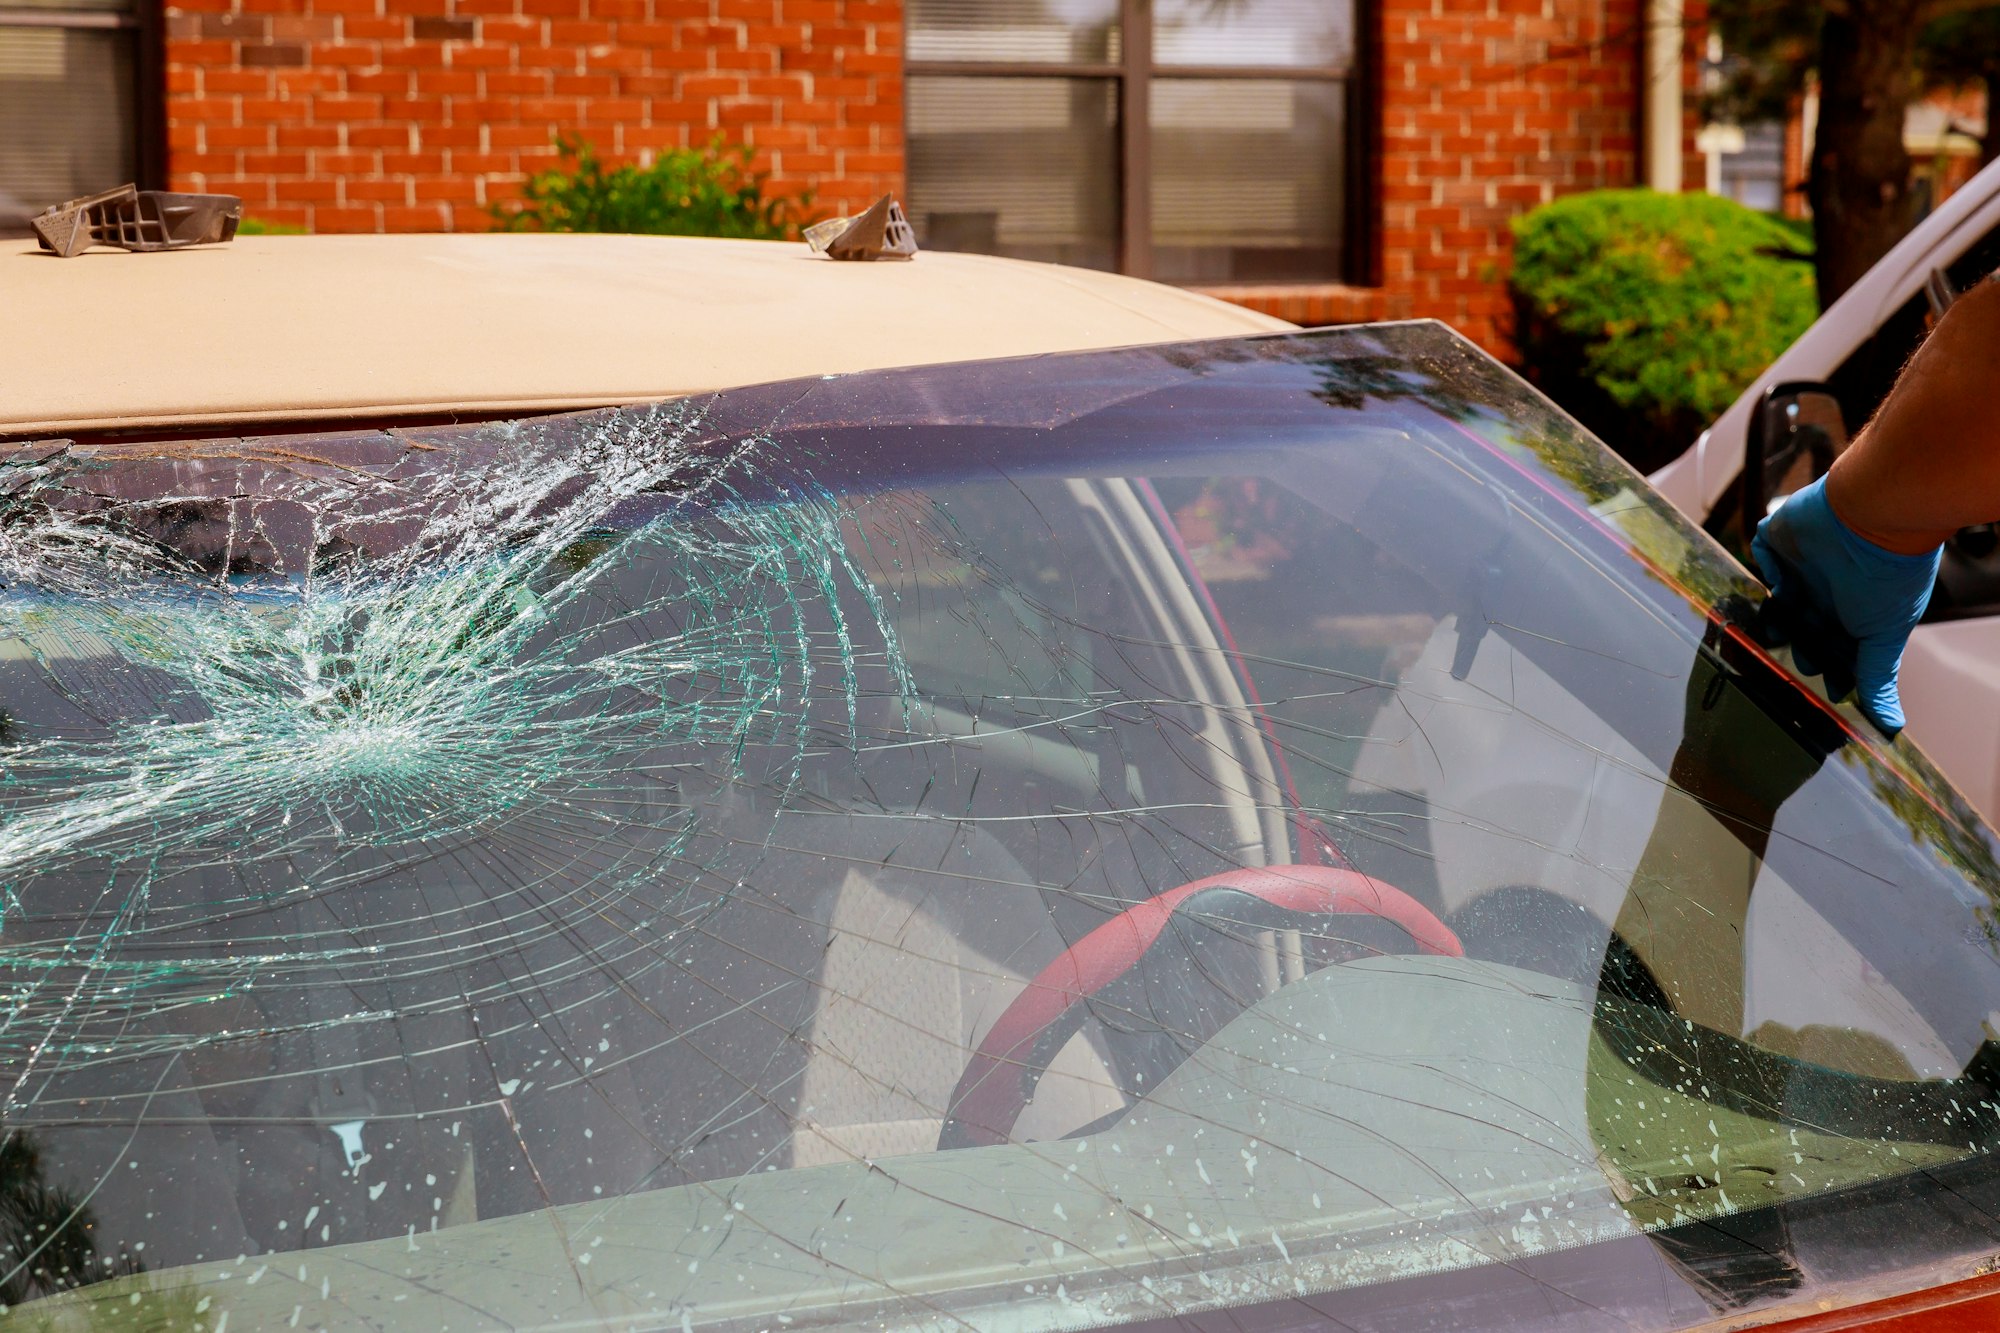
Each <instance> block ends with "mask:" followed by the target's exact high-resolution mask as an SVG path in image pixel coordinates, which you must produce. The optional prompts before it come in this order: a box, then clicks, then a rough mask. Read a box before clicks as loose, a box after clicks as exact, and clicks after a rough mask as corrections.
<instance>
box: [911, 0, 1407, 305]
mask: <svg viewBox="0 0 2000 1333" xmlns="http://www.w3.org/2000/svg"><path fill="white" fill-rule="evenodd" d="M1351 3H1352V4H1353V5H1354V54H1353V58H1352V60H1351V62H1350V63H1349V64H1347V65H1179V64H1175V65H1161V64H1159V63H1158V62H1156V61H1155V60H1154V59H1153V0H1118V25H1119V31H1120V33H1121V34H1122V35H1121V37H1120V40H1119V58H1118V59H1117V60H1113V61H1088V62H1065V61H1051V60H912V59H910V58H909V29H910V25H909V23H908V21H907V16H906V19H905V22H904V24H903V31H904V37H903V41H904V59H903V78H904V80H905V83H906V85H907V82H908V80H910V79H913V78H924V77H931V76H953V77H959V78H1037V79H1048V78H1063V79H1102V80H1108V81H1109V82H1110V83H1111V84H1112V86H1113V87H1114V89H1115V92H1114V97H1115V98H1116V106H1117V112H1118V136H1117V140H1118V144H1117V147H1118V167H1117V171H1118V179H1117V181H1116V184H1115V190H1114V193H1115V196H1116V199H1117V206H1118V219H1119V220H1118V268H1117V271H1118V272H1120V273H1122V274H1125V275H1126V276H1127V277H1133V278H1149V279H1150V278H1151V277H1152V276H1153V272H1154V265H1153V200H1152V180H1153V170H1152V160H1153V143H1152V141H1153V124H1152V88H1153V84H1154V83H1155V82H1159V81H1173V80H1183V79H1184V80H1244V81H1260V82H1269V81H1272V80H1282V81H1284V82H1287V83H1337V84H1339V85H1341V91H1342V95H1343V96H1342V101H1343V103H1344V107H1343V111H1344V117H1345V122H1346V123H1345V125H1344V126H1343V134H1344V136H1345V143H1344V144H1343V156H1344V162H1343V164H1342V174H1343V176H1344V181H1343V186H1344V188H1343V189H1342V192H1341V199H1342V205H1343V212H1344V214H1345V216H1344V217H1343V219H1342V224H1343V225H1342V232H1341V247H1340V249H1341V255H1340V271H1339V272H1337V273H1326V274H1322V275H1320V276H1317V277H1299V278H1286V279H1278V280H1274V281H1270V282H1257V283H1255V284H1253V285H1256V286H1327V285H1336V286H1372V285H1374V284H1375V282H1376V281H1377V275H1376V266H1375V198H1376V194H1377V184H1378V182H1377V179H1376V170H1375V151H1374V150H1375V139H1376V128H1375V96H1374V93H1375V85H1376V78H1375V66H1376V59H1375V24H1374V18H1375V4H1374V0H1351ZM909 101H910V99H909V98H908V96H907V95H906V96H905V97H904V99H903V105H904V112H903V143H904V145H905V152H906V153H907V151H908V148H907V145H908V144H909V142H910V126H909V110H908V108H909ZM907 175H908V172H907V167H906V168H905V180H906V183H907ZM1192 285H1196V286H1200V285H1207V284H1192ZM1221 285H1236V284H1233V283H1230V284H1221Z"/></svg>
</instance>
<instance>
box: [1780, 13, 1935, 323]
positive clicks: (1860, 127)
mask: <svg viewBox="0 0 2000 1333" xmlns="http://www.w3.org/2000/svg"><path fill="white" fill-rule="evenodd" d="M1917 8H1918V6H1917V4H1916V3H1914V0H1848V3H1847V4H1846V5H1844V6H1841V7H1840V8H1839V9H1838V10H1836V9H1833V8H1829V9H1828V11H1827V14H1826V17H1825V19H1824V21H1823V23H1822V26H1821V28H1820V42H1819V124H1818V127H1817V129H1816V130H1815V131H1814V134H1813V160H1812V169H1811V174H1810V177H1809V180H1808V183H1807V189H1808V192H1809V197H1810V198H1811V200H1812V209H1813V234H1814V239H1815V249H1816V251H1817V258H1816V259H1815V261H1814V270H1815V276H1816V277H1817V279H1818V282H1819V302H1820V308H1821V309H1825V308H1826V307H1828V306H1830V305H1832V304H1833V302H1834V300H1835V298H1837V297H1838V296H1839V295H1840V294H1841V293H1842V292H1844V291H1846V290H1847V289H1848V288H1849V287H1852V286H1853V285H1854V284H1855V283H1856V282H1857V281H1859V280H1860V278H1861V275H1862V274H1864V273H1866V272H1867V271H1868V269H1869V266H1870V265H1872V264H1874V262H1875V261H1876V260H1878V259H1880V258H1881V257H1882V256H1883V255H1885V254H1887V253H1888V252H1889V249H1890V247H1892V246H1894V245H1895V244H1896V242H1897V241H1899V240H1901V239H1902V238H1903V234H1904V233H1905V232H1907V231H1908V230H1909V228H1910V222H1911V218H1912V210H1913V203H1914V201H1913V199H1912V195H1911V190H1910V155H1909V154H1908V153H1907V152H1905V151H1904V149H1903V115H1904V112H1905V111H1907V110H1908V109H1909V105H1910V99H1911V97H1912V95H1913V94H1914V92H1915V81H1914V79H1913V76H1912V74H1911V70H1912V69H1913V68H1914V66H1915V60H1916V46H1917V36H1918V32H1919V27H1920V25H1919V22H1918V13H1917Z"/></svg>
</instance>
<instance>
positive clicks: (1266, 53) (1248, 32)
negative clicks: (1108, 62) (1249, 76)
mask: <svg viewBox="0 0 2000 1333" xmlns="http://www.w3.org/2000/svg"><path fill="white" fill-rule="evenodd" d="M1153 59H1154V60H1155V61H1157V62H1159V63H1160V64H1162V65H1288V66H1294V67H1297V68H1301V69H1305V68H1321V69H1324V68H1327V67H1329V66H1332V67H1335V68H1345V67H1347V66H1348V65H1350V64H1351V63H1353V60H1354V6H1353V4H1352V3H1337V2H1331V0H1155V3H1154V5H1153Z"/></svg>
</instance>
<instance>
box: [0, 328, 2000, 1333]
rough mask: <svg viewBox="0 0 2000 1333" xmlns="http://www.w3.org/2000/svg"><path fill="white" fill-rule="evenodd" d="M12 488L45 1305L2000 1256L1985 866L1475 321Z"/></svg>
mask: <svg viewBox="0 0 2000 1333" xmlns="http://www.w3.org/2000/svg"><path fill="white" fill-rule="evenodd" d="M1022 420H1029V421H1032V422H1034V423H1036V424H1034V425H1031V426H1021V427H1012V428H1010V427H1006V426H1004V424H1003V423H1004V422H1007V421H1022ZM9 480H10V482H11V483H12V484H10V485H9V486H8V487H5V488H0V572H4V574H5V579H4V585H5V586H4V591H0V644H4V646H5V652H4V653H0V711H3V712H4V719H5V725H4V726H0V747H4V754H5V758H6V760H7V767H6V772H7V778H8V781H7V783H6V784H4V785H0V886H4V891H5V896H4V897H0V910H4V913H5V915H4V918H3V919H4V929H5V933H4V935H0V988H4V989H0V994H5V995H6V997H7V1000H8V1003H7V1005H6V1007H4V1008H0V1070H4V1071H5V1072H4V1080H5V1081H4V1082H0V1097H4V1099H5V1100H4V1110H5V1116H4V1125H5V1129H4V1131H0V1284H4V1285H0V1299H4V1300H5V1301H6V1302H7V1304H8V1305H9V1306H10V1307H12V1306H14V1305H20V1304H25V1305H26V1306H27V1309H26V1310H25V1311H23V1312H21V1313H22V1314H23V1315H24V1316H25V1317H28V1318H30V1319H33V1320H35V1321H37V1322H36V1323H34V1324H30V1325H29V1326H31V1327H32V1326H39V1323H40V1322H41V1321H47V1322H49V1323H50V1324H51V1326H53V1327H57V1328H62V1327H71V1326H75V1327H86V1326H93V1324H94V1325H95V1326H118V1325H116V1324H114V1323H113V1320H114V1319H117V1320H126V1321H132V1320H137V1319H141V1318H143V1319H144V1320H146V1321H149V1322H151V1323H152V1324H155V1325H157V1324H165V1323H168V1322H171V1321H178V1322H180V1323H182V1324H187V1323H191V1322H193V1321H196V1320H198V1319H200V1320H207V1321H210V1322H219V1321H220V1318H221V1316H222V1315H223V1314H225V1313H226V1314H227V1315H228V1317H229V1327H231V1328H264V1327H274V1326H284V1325H289V1324H290V1323H291V1321H292V1320H293V1319H294V1318H295V1317H296V1318H297V1320H298V1321H299V1324H300V1326H302V1327H303V1326H312V1327H326V1328H381V1327H404V1328H412V1329H430V1328H436V1327H440V1326H442V1325H445V1324H451V1325H453V1326H455V1327H456V1326H461V1325H464V1324H466V1323H474V1324H477V1325H480V1326H489V1325H490V1326H506V1327H520V1326H550V1325H562V1324H572V1325H574V1324H587V1323H592V1322H602V1321H603V1320H605V1319H607V1318H611V1317H613V1316H614V1315H615V1317H617V1318H619V1319H624V1320H627V1321H628V1322H630V1323H631V1324H633V1325H635V1326H639V1327H648V1326H651V1327H659V1326H665V1327H669V1328H671V1327H683V1328H689V1329H693V1328H718V1329H720V1328H730V1329H735V1328H744V1327H753V1328H754V1327H786V1328H793V1329H803V1328H815V1327H852V1326H855V1325H860V1324H879V1325H884V1326H899V1327H910V1326H918V1325H923V1326H929V1325H931V1324H933V1323H936V1322H938V1321H945V1322H950V1323H953V1324H954V1325H956V1326H969V1327H974V1328H985V1327H999V1326H1003V1325H1004V1326H1005V1327H1008V1328H1013V1329H1022V1330H1049V1331H1051V1333H1053V1330H1057V1329H1070V1328H1076V1327H1111V1326H1118V1325H1124V1324H1134V1323H1142V1322H1145V1323H1151V1322H1156V1321H1159V1320H1161V1319H1165V1318H1171V1317H1180V1316H1187V1315H1195V1314H1201V1313H1203V1312H1208V1311H1215V1310H1226V1311H1227V1312H1228V1314H1227V1317H1228V1318H1229V1319H1230V1320H1231V1321H1232V1322H1234V1323H1235V1324H1237V1325H1239V1326H1242V1327H1247V1328H1259V1327H1270V1326H1277V1327H1298V1326H1303V1325H1330V1326H1335V1327H1338V1326H1341V1325H1343V1324H1344V1325H1346V1326H1349V1327H1356V1326H1374V1327H1378V1328H1380V1327H1387V1328H1410V1327H1426V1326H1428V1327H1436V1326H1437V1320H1438V1316H1439V1311H1440V1310H1446V1311H1450V1312H1452V1316H1453V1319H1452V1322H1453V1326H1454V1327H1482V1326H1490V1325H1491V1324H1493V1323H1494V1322H1496V1321H1502V1322H1506V1323H1508V1324H1510V1325H1511V1326H1515V1327H1520V1326H1527V1327H1536V1326H1545V1327H1552V1328H1563V1327H1576V1326H1579V1324H1580V1325H1581V1326H1585V1327H1600V1326H1605V1325H1606V1323H1607V1322H1608V1323H1610V1324H1611V1325H1613V1326H1625V1327H1640V1328H1656V1327H1678V1326H1683V1325H1691V1324H1698V1323H1704V1322H1713V1321H1714V1320H1716V1319H1717V1318H1718V1317H1720V1316H1722V1315H1725V1314H1727V1315H1730V1316H1732V1317H1733V1316H1734V1315H1736V1314H1740V1313H1742V1312H1744V1311H1746V1310H1748V1311H1756V1310H1759V1309H1762V1308H1764V1307H1768V1306H1770V1305H1772V1304H1773V1303H1774V1302H1777V1301H1780V1300H1788V1299H1798V1300H1808V1301H1819V1300H1825V1301H1826V1302H1828V1303H1829V1304H1838V1303H1840V1302H1842V1301H1845V1300H1847V1299H1850V1297H1851V1294H1852V1291H1853V1290H1854V1289H1855V1288H1854V1284H1857V1283H1861V1282H1864V1281H1865V1282H1866V1283H1867V1284H1869V1285H1868V1289H1869V1290H1870V1291H1880V1290H1882V1289H1883V1284H1884V1283H1888V1282H1892V1281H1894V1280H1902V1279H1903V1278H1904V1277H1905V1276H1906V1270H1907V1272H1908V1273H1922V1274H1931V1273H1934V1272H1938V1271H1947V1270H1950V1269H1951V1266H1952V1265H1960V1266H1964V1267H1969V1266H1970V1265H1971V1264H1973V1263H1975V1262H1978V1261H1979V1260H1980V1259H1982V1258H1983V1257H1984V1256H1985V1255H1987V1254H1989V1253H1990V1252H1991V1235H1990V1230H1989V1228H1990V1223H1989V1222H1987V1221H1985V1219H1987V1218H1990V1217H1991V1216H1993V1215H1994V1214H1995V1212H1996V1210H2000V1172H1995V1171H1994V1170H1993V1169H1992V1153H1993V1150H1994V1148H1995V1146H1996V1144H2000V1058H1996V1055H1995V1051H1996V1044H1995V1040H1994V1038H1995V1034H1994V1033H1993V1031H1992V1029H1991V1028H1990V1027H1989V1023H1990V1022H1991V1019H1990V1017H1989V1016H1990V1015H1991V1014H1993V1013H1994V1012H1995V1011H1996V1010H2000V965H1996V957H1995V948H1994V943H1993V933H1992V931H1991V929H1990V926H1991V922H1992V910H1993V901H1994V893H1995V889H1996V883H1995V881H1996V878H2000V876H1996V874H1995V866H1994V860H1993V851H1994V842H1993V838H1992V835H1991V833H1990V832H1989V831H1988V830H1987V829H1986V828H1984V826H1982V825H1980V824H1979V823H1978V822H1977V821H1976V820H1974V819H1972V818H1971V817H1970V816H1968V815H1966V814H1965V813H1964V812H1963V810H1962V807H1961V805H1960V803H1958V802H1957V800H1956V798H1955V797H1954V796H1953V795H1952V793H1950V791H1949V790H1948V789H1945V788H1943V787H1942V786H1941V785H1940V784H1938V783H1936V782H1935V781H1934V780H1933V779H1932V778H1930V777H1929V776H1927V775H1926V774H1925V772H1924V768H1923V765H1922V763H1921V760H1920V759H1918V758H1916V757H1915V755H1914V752H1913V751H1911V750H1910V749H1909V748H1908V746H1907V745H1906V744H1902V743H1899V744H1898V745H1897V746H1895V747H1886V746H1883V745H1881V744H1880V743H1879V742H1878V741H1876V740H1874V739H1873V738H1871V737H1869V736H1865V735H1859V734H1856V733H1853V732H1851V731H1850V730H1849V729H1848V725H1847V724H1848V723H1850V722H1852V721H1853V720H1854V718H1853V715H1852V714H1851V713H1849V714H1841V713H1835V712H1833V711H1831V710H1829V709H1827V708H1826V707H1825V706H1823V705H1822V704H1821V703H1820V702H1818V701H1817V700H1815V699H1814V698H1813V697H1812V696H1810V695H1809V694H1808V693H1806V692H1805V691H1803V690H1802V689H1801V688H1799V685H1798V682H1797V681H1796V680H1795V679H1793V678H1792V677H1790V676H1788V675H1787V674H1785V673H1784V672H1782V671H1781V670H1780V669H1778V668H1777V667H1776V666H1775V665H1773V664H1772V663H1771V662H1770V661H1769V660H1768V659H1767V658H1766V657H1764V656H1763V655H1762V654H1761V652H1760V651H1759V650H1757V649H1756V648H1754V646H1752V645H1750V644H1749V643H1748V642H1747V641H1745V640H1742V639H1741V638H1739V637H1736V636H1733V635H1732V634H1731V633H1730V631H1729V630H1728V629H1727V628H1726V627H1725V626H1724V625H1723V624H1722V623H1720V622H1719V621H1718V620H1717V619H1716V618H1714V617H1713V616H1711V614H1710V610H1711V605H1710V603H1711V600H1712V597H1715V596H1723V595H1731V594H1733V595H1739V596H1740V595H1743V594H1745V593H1746V592H1748V591H1749V590H1750V587H1751V585H1750V583H1749V581H1748V580H1747V578H1746V577H1745V576H1744V575H1743V574H1742V572H1741V571H1740V570H1739V569H1737V568H1735V567H1734V566H1732V565H1730V564H1729V563H1728V562H1727V561H1726V560H1725V559H1724V558H1723V557H1722V556H1721V554H1720V553H1719V551H1718V550H1717V549H1716V548H1715V547H1714V546H1713V545H1712V544H1710V543H1708V542H1707V540H1706V539H1705V538H1704V537H1702V536H1701V535H1700V534H1699V533H1698V532H1695V531H1694V530H1692V529H1691V528H1690V527H1689V526H1688V525H1687V524H1686V522H1685V521H1684V520H1682V519H1681V518H1679V517H1678V516H1677V515H1675V514H1674V512H1673V511H1672V510H1671V509H1669V508H1667V507H1666V506H1665V505H1664V504H1663V503H1661V502H1659V501H1658V500H1657V498H1656V497H1652V496H1651V495H1650V494H1648V493H1645V492H1641V491H1635V490H1633V489H1631V486H1632V480H1633V479H1632V478H1631V476H1630V474H1629V473H1628V472H1626V471H1625V470H1624V469H1623V468H1622V466H1621V465H1619V464H1618V463H1616V461H1615V460H1613V459H1611V458H1610V456H1609V455H1608V454H1607V453H1605V452H1604V451H1603V450H1601V449H1600V448H1599V446H1597V445H1596V444H1595V443H1594V442H1592V441H1590V440H1588V439H1587V438H1584V437H1582V436H1581V435H1579V434H1578V433H1577V431H1576V430H1575V428H1574V427H1573V426H1571V425H1570V424H1569V423H1568V422H1567V421H1566V420H1565V419H1564V418H1562V417H1560V416H1559V415H1558V414H1556V413H1555V412H1553V411H1552V410H1551V409H1550V408H1549V407H1548V406H1547V405H1546V404H1545V403H1543V402H1542V401H1541V400H1539V399H1538V398H1536V397H1535V396H1534V395H1533V394H1532V392H1531V391H1530V390H1528V389H1526V388H1525V387H1524V386H1523V385H1521V384H1520V383H1519V381H1516V380H1514V379H1512V378H1511V377H1509V376H1507V375H1506V374H1505V372H1504V371H1502V370H1500V369H1499V367H1497V365H1495V364H1494V363H1493V362H1491V361H1489V360H1487V359H1485V358H1484V357H1482V356H1480V355H1479V354H1477V353H1476V352H1474V351H1473V350H1472V349H1470V348H1469V347H1468V346H1466V345H1465V344H1463V343H1460V342H1458V341H1456V340H1455V339H1454V338H1453V337H1452V336H1451V335H1449V334H1447V333H1445V332H1443V331H1442V330H1440V329H1438V328H1436V327H1434V326H1430V327H1422V326H1406V327H1390V328H1383V329H1375V330H1358V331H1341V332H1330V333H1326V334H1321V335H1308V336H1300V337H1296V338H1286V339H1254V340H1242V341H1234V342H1215V343H1203V344H1190V345H1187V346H1183V347H1169V348H1155V349H1141V350H1139V351H1134V352H1126V353H1108V354H1096V355H1089V356H1076V357H1051V358H1039V359H1034V360H1030V361H1024V362H1012V363H995V364H990V365H973V366H956V367H945V368H937V369H930V370H920V371H913V372H903V373H895V374H887V375H882V374H878V375H865V376H849V377H840V378H837V379H833V380H829V381H820V382H813V383H811V384H803V385H786V386H777V387H776V388H775V389H763V390H744V391H739V392H736V393H729V394H723V395H720V396H718V398H716V399H715V400H714V401H712V402H711V403H709V404H708V405H707V406H706V407H705V408H703V409H700V410H697V409H695V408H692V407H671V408H664V409H643V410H628V411H616V412H602V413H594V414H586V415H582V416H578V417H567V418H552V419H546V420H542V421H530V422H524V423H512V424H503V423H494V424H485V425H478V426H469V427H462V428H439V429H436V430H428V431H423V432H419V433H416V434H352V435H329V436H319V437H305V438H293V439H286V440H278V441H270V442H263V443H258V442H255V441H250V442H239V441H218V442H212V443H207V444H186V443H177V444H175V445H174V446H172V448H171V451H170V452H169V454H168V455H167V457H166V458H165V459H164V460H163V459H162V458H161V457H160V456H158V453H157V451H155V450H154V449H151V448H149V447H147V446H144V445H137V446H116V447H113V448H111V449H108V450H100V451H87V450H77V449H74V448H67V449H62V448H58V449H53V450H35V451H33V452H32V453H31V454H29V455H27V456H25V457H24V458H23V459H22V460H20V461H19V462H17V463H16V464H15V465H13V468H12V475H10V478H9ZM1593 508H1595V509H1597V510H1600V511H1604V512H1613V513H1615V515H1616V517H1615V521H1613V522H1610V523H1605V522H1600V521H1599V519H1598V518H1597V517H1596V516H1595V515H1594V514H1593V512H1592V511H1593ZM1634 533H1643V534H1644V539H1643V543H1642V542H1641V541H1640V540H1639V539H1638V538H1636V537H1634V536H1633V535H1632V534H1634ZM1687 587H1699V588H1702V589H1703V590H1704V592H1703V594H1702V596H1701V599H1700V600H1698V601H1697V600H1693V599H1691V598H1690V597H1689V596H1688V595H1687V594H1686V592H1685V591H1684V589H1685V588H1687ZM1830 1219H1831V1220H1830ZM1919 1220H1920V1221H1921V1225H1917V1224H1916V1223H1917V1222H1918V1221H1919ZM17 1222H18V1223H19V1224H18V1225H17V1224H16V1223H17ZM135 1308H136V1313H135ZM468 1312H471V1313H470V1314H469V1313H468ZM1496 1312H1497V1313H1496ZM1572 1316H1574V1317H1573V1318H1572Z"/></svg>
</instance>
